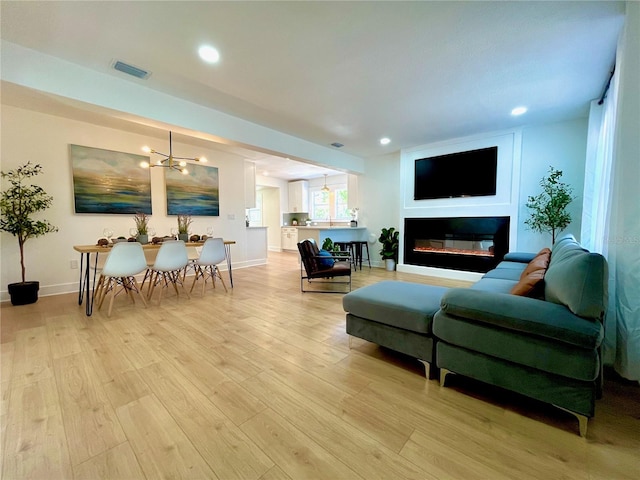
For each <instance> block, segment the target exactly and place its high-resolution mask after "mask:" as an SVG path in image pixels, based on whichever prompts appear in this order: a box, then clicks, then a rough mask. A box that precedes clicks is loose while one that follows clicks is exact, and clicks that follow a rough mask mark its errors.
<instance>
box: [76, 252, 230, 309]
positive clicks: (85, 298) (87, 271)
mask: <svg viewBox="0 0 640 480" xmlns="http://www.w3.org/2000/svg"><path fill="white" fill-rule="evenodd" d="M235 243H236V242H235V240H224V252H225V260H226V262H227V271H228V272H229V283H230V284H231V288H233V272H232V270H231V245H235ZM203 245H204V242H185V246H186V247H187V248H190V247H196V248H198V247H202V246H203ZM161 246H162V242H159V243H146V244H144V245H142V248H143V250H158V249H160V247H161ZM111 247H113V244H109V245H104V246H103V245H74V246H73V249H74V250H75V251H76V252H79V253H80V281H79V283H78V305H82V303H83V302H84V303H85V313H86V315H87V317H90V316H91V315H92V314H93V296H94V288H95V284H96V273H97V271H98V257H99V256H100V255H101V254H103V255H108V254H109V251H110V250H111ZM92 253H95V254H96V255H95V258H94V261H93V262H94V263H93V279H92V278H91V265H90V260H91V254H92Z"/></svg>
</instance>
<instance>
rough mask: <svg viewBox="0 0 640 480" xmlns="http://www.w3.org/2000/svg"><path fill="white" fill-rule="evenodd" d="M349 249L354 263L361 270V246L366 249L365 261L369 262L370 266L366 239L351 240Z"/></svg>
mask: <svg viewBox="0 0 640 480" xmlns="http://www.w3.org/2000/svg"><path fill="white" fill-rule="evenodd" d="M350 243H351V251H352V252H353V254H354V258H355V262H354V265H356V264H359V265H360V270H362V260H363V258H362V247H364V249H365V250H366V251H367V263H368V264H369V268H371V255H369V242H367V241H366V240H352V241H351V242H350Z"/></svg>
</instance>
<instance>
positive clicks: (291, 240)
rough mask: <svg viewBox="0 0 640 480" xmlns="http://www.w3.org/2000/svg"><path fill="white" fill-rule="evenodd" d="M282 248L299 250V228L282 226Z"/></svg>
mask: <svg viewBox="0 0 640 480" xmlns="http://www.w3.org/2000/svg"><path fill="white" fill-rule="evenodd" d="M282 250H294V251H298V229H297V228H296V227H282Z"/></svg>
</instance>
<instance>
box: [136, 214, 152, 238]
mask: <svg viewBox="0 0 640 480" xmlns="http://www.w3.org/2000/svg"><path fill="white" fill-rule="evenodd" d="M133 221H134V222H136V230H137V231H138V235H137V237H136V239H137V240H138V242H140V243H142V244H143V245H144V244H145V243H149V215H147V214H146V213H143V212H138V213H136V215H135V217H133Z"/></svg>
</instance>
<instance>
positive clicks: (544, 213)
mask: <svg viewBox="0 0 640 480" xmlns="http://www.w3.org/2000/svg"><path fill="white" fill-rule="evenodd" d="M561 177H562V171H561V170H556V169H554V168H553V167H549V176H548V177H542V180H540V187H542V192H541V193H539V194H538V195H536V196H529V198H528V199H527V203H526V207H527V208H528V209H529V210H531V212H530V215H529V218H528V219H526V220H525V221H524V223H525V224H526V225H528V226H529V228H530V229H531V230H533V231H536V232H540V233H551V243H552V244H555V243H556V233H559V232H561V231H562V230H564V229H565V228H566V227H567V226H568V225H569V224H570V223H571V214H570V213H569V212H568V211H567V206H568V205H569V204H570V203H571V202H572V201H573V199H574V198H575V197H573V188H572V187H571V186H569V185H567V184H566V183H564V182H561V181H560V178H561Z"/></svg>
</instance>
